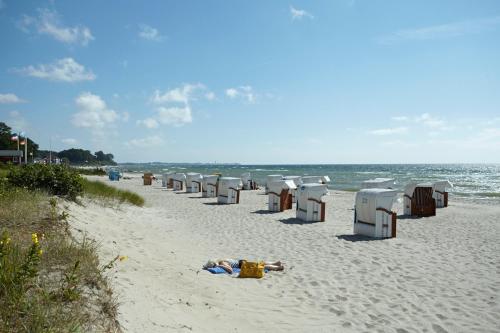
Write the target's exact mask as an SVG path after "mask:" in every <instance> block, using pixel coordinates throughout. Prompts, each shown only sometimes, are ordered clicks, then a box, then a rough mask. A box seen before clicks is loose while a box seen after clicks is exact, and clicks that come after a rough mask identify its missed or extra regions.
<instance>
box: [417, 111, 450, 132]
mask: <svg viewBox="0 0 500 333" xmlns="http://www.w3.org/2000/svg"><path fill="white" fill-rule="evenodd" d="M415 122H417V123H422V124H424V125H426V126H428V127H432V128H442V129H444V128H445V127H446V126H445V122H444V120H441V119H439V118H436V117H433V116H431V115H430V114H428V113H423V114H421V115H420V116H418V117H416V118H415Z"/></svg>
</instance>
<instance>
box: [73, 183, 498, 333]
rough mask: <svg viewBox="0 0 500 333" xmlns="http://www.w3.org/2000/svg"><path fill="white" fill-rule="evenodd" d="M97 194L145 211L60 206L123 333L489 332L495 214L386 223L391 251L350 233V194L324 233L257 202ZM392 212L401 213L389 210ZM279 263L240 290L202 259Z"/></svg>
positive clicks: (477, 208) (240, 284) (490, 209)
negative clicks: (87, 249) (99, 266)
mask: <svg viewBox="0 0 500 333" xmlns="http://www.w3.org/2000/svg"><path fill="white" fill-rule="evenodd" d="M90 178H92V179H101V180H102V181H105V182H106V183H108V184H111V185H113V186H117V187H119V188H121V189H127V190H131V191H134V192H137V193H138V194H140V195H142V196H143V197H144V198H145V199H146V206H145V207H143V208H139V207H135V206H129V205H126V204H123V205H120V206H118V207H114V206H111V207H110V206H106V205H103V204H102V203H99V202H90V201H85V203H84V206H81V205H77V204H70V205H69V206H68V211H69V213H70V219H69V221H70V224H71V226H72V228H73V232H74V233H77V234H81V235H86V236H87V237H89V238H91V239H94V240H96V241H97V242H98V243H99V244H100V253H99V255H100V259H101V262H102V263H106V262H108V261H109V260H111V259H113V258H114V257H115V256H116V255H125V256H128V260H124V261H121V262H120V261H119V262H117V263H116V265H115V266H114V268H113V269H112V270H110V272H109V274H110V276H111V278H112V280H113V283H112V284H113V287H114V290H115V292H116V294H117V296H118V299H119V302H120V307H119V318H118V319H119V321H120V323H121V324H122V326H123V328H124V331H126V332H167V331H186V332H187V331H195V332H215V331H222V330H229V331H232V332H256V331H258V332H282V331H289V332H333V331H336V332H337V331H340V332H344V331H345V332H399V333H402V332H424V331H425V332H498V331H500V300H499V295H500V259H499V255H498V254H499V253H500V242H499V241H498V235H499V234H500V221H499V219H500V207H499V206H498V205H497V206H493V205H481V204H472V203H467V202H456V201H453V200H452V201H450V206H449V207H448V208H445V209H438V211H437V216H435V217H429V218H420V219H413V218H405V217H402V216H399V217H398V227H397V238H394V239H386V240H372V239H369V238H364V237H359V236H355V235H353V234H352V222H353V204H354V193H351V192H340V191H331V192H330V194H331V195H329V196H327V197H326V200H325V201H326V209H327V212H326V221H325V222H318V223H303V222H301V221H299V220H296V219H295V210H288V211H285V212H283V213H269V212H268V211H267V196H266V195H264V194H263V191H242V192H241V199H240V202H241V203H240V204H239V205H217V204H216V199H215V198H201V193H200V194H195V193H175V192H172V191H171V190H166V189H164V188H161V182H159V181H157V182H154V183H153V185H152V186H143V185H142V179H141V178H140V176H139V177H137V175H136V176H135V177H132V178H131V179H126V180H121V181H119V182H109V181H107V180H105V179H104V178H100V177H90ZM396 208H397V212H398V214H399V215H401V214H402V206H401V204H398V205H397V207H396ZM228 257H229V258H245V259H249V260H261V259H264V260H281V261H282V262H284V264H285V271H284V272H269V273H268V274H266V276H265V277H264V278H263V279H260V280H255V279H238V278H233V277H230V276H228V275H225V274H220V275H212V274H210V273H208V272H207V271H204V270H202V265H203V264H204V263H205V262H206V261H207V260H208V259H215V258H228Z"/></svg>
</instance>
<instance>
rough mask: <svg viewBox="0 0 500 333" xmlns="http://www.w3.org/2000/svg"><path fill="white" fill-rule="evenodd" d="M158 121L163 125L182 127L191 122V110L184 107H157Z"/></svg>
mask: <svg viewBox="0 0 500 333" xmlns="http://www.w3.org/2000/svg"><path fill="white" fill-rule="evenodd" d="M156 111H157V114H158V121H159V122H160V123H162V124H165V125H174V126H182V125H184V124H188V123H190V122H192V121H193V116H192V114H191V108H190V107H189V106H188V105H186V106H185V107H182V108H181V107H170V108H166V107H159V108H158V109H157V110H156Z"/></svg>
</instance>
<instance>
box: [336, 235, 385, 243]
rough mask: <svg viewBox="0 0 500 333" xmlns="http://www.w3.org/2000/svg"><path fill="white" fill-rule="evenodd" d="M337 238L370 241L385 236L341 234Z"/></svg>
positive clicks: (350, 240) (349, 240)
mask: <svg viewBox="0 0 500 333" xmlns="http://www.w3.org/2000/svg"><path fill="white" fill-rule="evenodd" d="M337 238H338V239H342V240H345V241H348V242H370V241H377V240H384V238H373V237H368V236H364V235H339V236H337Z"/></svg>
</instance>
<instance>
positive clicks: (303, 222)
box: [278, 217, 319, 224]
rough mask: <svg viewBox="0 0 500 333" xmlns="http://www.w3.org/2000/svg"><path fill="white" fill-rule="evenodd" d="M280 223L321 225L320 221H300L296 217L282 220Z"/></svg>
mask: <svg viewBox="0 0 500 333" xmlns="http://www.w3.org/2000/svg"><path fill="white" fill-rule="evenodd" d="M278 221H280V222H281V223H283V224H315V223H319V221H315V222H306V221H302V220H301V219H298V218H296V217H289V218H287V219H281V220H278Z"/></svg>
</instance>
